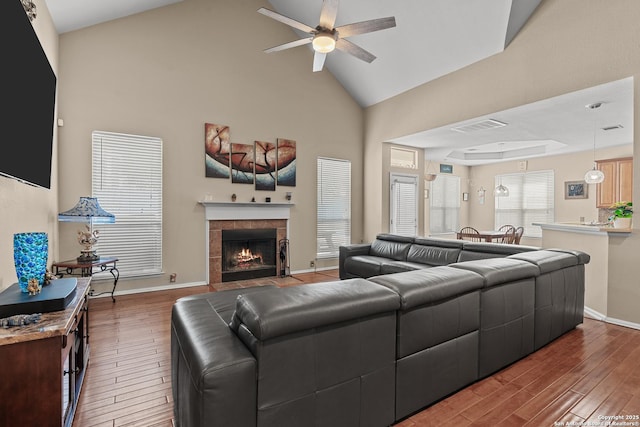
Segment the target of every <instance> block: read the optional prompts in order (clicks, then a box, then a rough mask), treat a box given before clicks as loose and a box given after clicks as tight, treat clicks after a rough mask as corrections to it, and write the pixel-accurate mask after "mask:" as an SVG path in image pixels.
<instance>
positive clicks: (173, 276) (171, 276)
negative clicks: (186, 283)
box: [169, 273, 178, 283]
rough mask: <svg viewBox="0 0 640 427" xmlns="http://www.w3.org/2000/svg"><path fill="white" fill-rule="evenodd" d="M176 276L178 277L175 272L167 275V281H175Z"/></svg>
mask: <svg viewBox="0 0 640 427" xmlns="http://www.w3.org/2000/svg"><path fill="white" fill-rule="evenodd" d="M176 277H178V275H177V274H176V273H171V274H170V275H169V282H171V283H175V281H176Z"/></svg>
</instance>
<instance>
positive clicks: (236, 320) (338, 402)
mask: <svg viewBox="0 0 640 427" xmlns="http://www.w3.org/2000/svg"><path fill="white" fill-rule="evenodd" d="M404 239H410V240H411V242H412V243H408V242H406V241H404ZM380 240H381V242H382V243H381V244H380V245H379V249H378V252H377V253H378V254H381V253H385V251H388V252H389V253H391V252H393V251H396V250H397V251H398V252H394V253H400V252H402V251H404V250H405V246H404V245H406V244H408V245H409V246H408V247H407V249H406V258H405V259H404V260H395V259H392V258H386V257H380V256H377V255H371V254H370V250H371V246H372V245H365V244H361V245H350V246H349V247H345V248H344V250H343V248H341V252H340V255H341V259H340V262H341V272H342V271H343V270H342V269H343V268H345V267H346V269H345V272H346V273H348V274H352V273H353V272H356V273H357V272H359V271H360V270H358V269H363V268H364V269H365V270H366V272H367V274H371V273H373V272H374V271H380V272H382V274H381V275H374V274H372V276H374V277H371V278H370V279H368V280H365V279H362V278H355V279H350V280H342V281H336V282H328V283H318V284H313V285H301V286H296V287H289V288H282V289H280V288H276V287H256V288H247V289H238V290H233V291H225V292H214V293H209V294H200V295H195V296H191V297H186V298H182V299H180V300H178V301H177V302H176V304H175V305H174V307H173V311H172V319H171V367H172V390H173V396H174V408H175V418H176V425H178V426H189V427H191V426H196V427H197V426H211V427H218V426H239V427H244V426H248V427H254V426H256V427H264V426H278V427H280V426H285V427H286V426H302V425H304V426H306V425H317V426H342V425H344V426H364V425H366V426H387V425H390V424H392V423H393V422H395V421H398V420H400V419H402V418H403V417H406V416H408V415H410V414H411V413H413V412H415V411H417V410H420V409H421V408H423V407H425V406H427V405H429V404H431V403H433V402H436V401H437V400H439V399H442V398H443V397H445V396H447V395H449V394H451V393H453V392H455V391H456V390H459V389H460V388H462V387H465V386H467V385H469V384H471V383H473V382H474V381H476V380H478V379H480V378H483V377H485V376H487V375H489V374H491V373H493V372H496V371H497V370H499V369H502V368H504V367H505V366H507V365H509V364H511V363H513V362H515V361H516V360H518V359H520V358H523V357H525V356H527V355H528V354H530V353H531V352H533V351H534V350H535V349H538V348H540V347H541V346H543V345H545V344H546V343H548V342H549V341H551V340H553V339H555V338H557V337H558V336H560V335H562V334H563V333H565V332H566V331H568V330H570V329H572V328H574V327H575V326H576V325H578V324H579V323H581V322H582V316H583V311H584V264H585V263H588V262H589V256H588V255H587V254H584V253H582V252H580V251H570V250H561V249H549V250H535V248H533V249H530V250H525V251H521V249H522V247H521V246H520V247H517V246H516V245H498V244H491V243H487V244H483V243H469V242H461V241H453V240H450V241H445V242H441V241H440V240H443V239H418V238H400V237H399V238H398V239H395V240H394V238H393V236H389V235H385V236H384V238H382V239H380ZM438 245H440V246H438ZM467 245H472V246H470V247H469V246H467ZM476 245H478V246H476ZM487 245H490V246H491V250H489V248H487ZM414 246H415V247H414ZM418 246H420V247H418ZM503 246H507V248H505V247H503ZM438 247H440V248H441V249H442V252H441V253H440V254H437V253H436V250H435V249H433V248H438ZM423 248H426V249H423ZM511 248H515V249H514V250H515V253H511V254H510V249H511ZM467 249H469V250H468V253H470V254H474V253H482V251H483V250H486V253H490V254H493V255H495V257H493V258H488V259H476V260H472V261H464V262H460V261H459V259H460V256H458V260H457V261H456V262H452V263H450V264H448V265H437V266H430V265H428V264H426V263H422V262H412V261H409V260H408V257H409V254H410V253H414V254H415V256H416V259H419V260H426V259H431V260H432V261H431V262H434V263H438V262H444V261H445V260H448V259H451V258H452V256H451V252H449V251H460V255H462V253H464V252H465V251H467ZM412 251H413V252H412ZM420 254H422V256H424V257H425V258H422V256H421V255H420ZM359 259H362V260H363V262H361V263H358V262H357V261H358V260H359ZM350 262H354V265H353V266H350V265H349V263H350ZM363 265H364V266H366V267H363ZM423 266H424V267H423ZM349 268H353V269H352V270H350V271H351V273H349V270H348V269H349ZM404 268H406V269H407V270H408V271H402V272H398V273H390V274H384V273H385V272H389V271H393V270H394V269H404Z"/></svg>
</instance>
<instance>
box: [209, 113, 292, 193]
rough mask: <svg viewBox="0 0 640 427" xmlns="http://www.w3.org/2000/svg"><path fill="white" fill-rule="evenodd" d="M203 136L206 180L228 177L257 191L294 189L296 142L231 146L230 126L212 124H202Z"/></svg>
mask: <svg viewBox="0 0 640 427" xmlns="http://www.w3.org/2000/svg"><path fill="white" fill-rule="evenodd" d="M204 135H205V137H204V150H205V171H206V177H207V178H226V179H229V177H231V182H233V183H238V184H254V185H255V188H256V190H275V189H276V184H277V185H282V186H286V187H295V185H296V141H293V140H291V139H282V138H278V139H277V141H276V143H275V144H274V143H272V142H266V141H255V142H254V144H236V143H232V142H230V131H229V126H225V125H216V124H213V123H205V125H204Z"/></svg>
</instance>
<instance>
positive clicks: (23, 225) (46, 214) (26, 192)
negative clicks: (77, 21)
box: [0, 0, 59, 291]
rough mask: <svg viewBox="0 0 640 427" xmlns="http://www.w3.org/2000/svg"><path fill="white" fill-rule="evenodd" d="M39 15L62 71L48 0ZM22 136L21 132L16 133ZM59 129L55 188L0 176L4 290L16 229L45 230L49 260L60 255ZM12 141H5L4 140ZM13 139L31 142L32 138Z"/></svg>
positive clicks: (40, 29)
mask: <svg viewBox="0 0 640 427" xmlns="http://www.w3.org/2000/svg"><path fill="white" fill-rule="evenodd" d="M35 4H36V8H37V11H38V17H37V18H36V19H35V20H34V21H32V24H33V27H34V29H35V31H36V34H37V35H38V38H39V39H40V43H41V44H42V47H43V49H44V51H45V53H46V54H47V57H48V58H49V62H50V63H51V67H52V68H53V71H54V73H56V75H58V76H59V74H58V35H57V33H56V30H55V27H54V26H53V23H52V21H51V16H50V15H49V11H48V9H47V5H46V3H45V2H44V0H35ZM13 136H16V137H18V136H17V135H12V137H13ZM57 141H58V129H57V127H54V133H53V161H52V165H51V166H52V175H51V189H50V190H47V189H43V188H36V187H31V186H29V185H27V184H22V183H20V182H18V181H16V180H13V179H10V178H5V177H3V176H0V224H1V225H0V254H2V256H1V257H0V291H1V290H3V289H5V288H7V287H9V286H11V284H13V283H15V282H17V281H18V279H17V277H16V271H15V267H14V264H13V235H14V234H15V233H26V232H45V233H47V235H48V238H49V264H51V260H53V259H55V258H56V257H57V244H56V241H57V236H58V233H57V230H58V221H57V214H58V198H57V196H58V195H57V190H58V173H57V169H58V162H57V159H56V155H57V152H58V142H57ZM9 143H11V142H9V141H4V142H3V144H9ZM13 143H17V144H27V143H28V141H20V140H19V138H18V139H16V140H15V141H14V142H13Z"/></svg>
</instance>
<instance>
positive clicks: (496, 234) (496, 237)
mask: <svg viewBox="0 0 640 427" xmlns="http://www.w3.org/2000/svg"><path fill="white" fill-rule="evenodd" d="M478 233H479V234H475V233H460V232H459V231H458V232H457V233H456V236H457V238H458V240H464V238H465V237H467V238H468V237H476V238H477V237H479V238H480V239H482V240H484V241H485V242H494V241H502V239H504V238H505V237H506V236H507V232H506V231H501V230H484V231H481V230H480V231H478Z"/></svg>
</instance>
